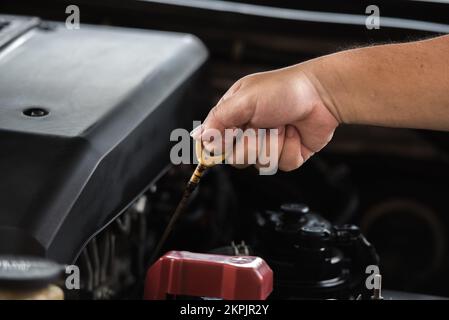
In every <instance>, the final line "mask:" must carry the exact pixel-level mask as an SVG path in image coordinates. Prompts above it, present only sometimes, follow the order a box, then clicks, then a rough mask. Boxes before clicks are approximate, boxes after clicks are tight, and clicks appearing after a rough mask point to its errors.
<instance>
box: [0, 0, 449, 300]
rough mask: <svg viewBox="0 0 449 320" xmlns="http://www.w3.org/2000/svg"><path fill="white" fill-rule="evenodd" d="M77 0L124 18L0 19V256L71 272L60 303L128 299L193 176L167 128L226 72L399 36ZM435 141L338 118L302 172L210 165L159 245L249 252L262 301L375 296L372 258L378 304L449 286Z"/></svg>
mask: <svg viewBox="0 0 449 320" xmlns="http://www.w3.org/2000/svg"><path fill="white" fill-rule="evenodd" d="M10 8H12V9H11V11H13V12H18V13H21V14H23V13H27V14H29V13H33V14H35V12H33V9H32V8H33V6H32V5H30V6H27V7H25V9H23V8H22V9H21V10H16V9H15V8H14V5H10ZM52 8H53V7H52ZM86 8H87V9H86V11H84V12H85V13H86V17H87V18H86V21H88V22H90V23H103V22H105V21H108V23H107V24H112V25H120V26H126V27H127V28H118V27H111V26H94V25H91V26H87V25H86V26H83V28H82V30H81V32H79V33H73V32H71V31H67V30H65V29H64V27H63V23H62V22H52V21H48V20H49V19H52V20H61V19H60V18H59V17H58V15H57V14H55V12H56V9H54V8H53V9H51V10H50V9H49V10H47V11H44V12H40V15H41V16H43V19H39V18H30V17H27V16H10V15H9V16H6V15H5V16H1V17H0V18H1V19H0V36H1V37H0V103H1V106H0V173H1V175H2V182H1V183H0V194H1V200H2V201H1V202H0V253H1V254H9V255H11V254H12V255H31V256H38V257H45V258H48V259H50V260H54V261H56V262H58V263H61V264H73V265H75V266H78V267H79V268H80V275H81V282H80V283H81V286H80V289H79V290H65V291H64V294H65V298H66V299H141V298H142V296H143V292H144V287H145V277H146V274H147V270H148V269H149V268H150V267H151V265H152V263H153V262H154V261H151V260H150V257H151V255H152V252H153V250H154V247H155V246H156V243H157V241H158V239H159V238H160V237H161V235H162V233H163V231H164V228H165V227H166V225H167V223H168V221H169V217H170V215H171V214H172V213H173V211H174V210H175V208H176V205H177V203H178V201H179V200H180V198H181V196H182V192H183V190H184V188H185V184H186V182H187V181H188V179H189V177H190V175H191V174H192V171H193V170H194V166H192V165H171V164H170V163H169V159H168V154H169V150H170V148H171V146H172V145H173V143H174V141H170V131H171V130H173V129H175V128H179V127H182V128H186V129H188V130H191V129H192V128H191V122H192V121H193V120H199V119H202V118H203V117H204V115H205V114H206V112H207V109H208V108H210V106H211V105H214V104H215V103H216V101H217V100H218V99H219V98H220V96H221V95H222V94H223V93H224V92H225V91H226V90H227V88H228V87H229V86H230V85H231V84H232V83H233V82H234V81H235V80H237V79H238V78H239V77H241V76H243V75H246V74H248V73H252V72H258V71H264V70H269V69H272V68H275V67H281V66H284V65H288V64H291V63H297V62H300V61H303V60H307V59H310V58H313V57H316V56H319V55H322V54H326V53H329V52H333V51H336V50H337V49H342V48H347V47H351V46H356V45H359V44H366V43H370V42H376V43H377V42H380V41H385V40H387V41H388V40H404V39H407V38H408V37H410V33H407V32H405V30H403V29H401V28H396V29H395V28H385V29H383V30H381V31H380V32H379V33H378V34H377V35H376V37H374V39H373V38H371V34H369V35H368V34H367V33H366V31H360V30H359V29H356V28H355V27H354V26H347V25H333V24H331V23H317V22H311V21H308V22H307V21H306V22H304V21H293V22H292V21H287V20H288V19H286V20H284V19H279V18H276V19H275V18H272V17H266V16H265V17H258V16H257V15H256V14H251V15H249V16H243V17H242V16H241V15H240V14H237V13H235V12H231V13H229V12H224V13H221V14H220V15H219V16H217V17H219V18H217V19H216V21H214V22H211V21H210V20H211V17H210V16H208V11H204V9H198V8H197V9H192V8H182V7H181V8H179V7H178V6H175V8H171V7H168V6H166V5H164V4H158V5H157V6H156V7H153V8H152V10H151V17H152V18H153V19H147V18H144V13H145V12H146V11H145V10H146V9H145V10H144V9H142V10H134V11H133V10H130V11H129V12H130V16H127V17H125V16H123V15H120V14H119V12H118V11H120V10H119V9H120V8H114V7H108V8H106V9H105V12H103V14H104V15H103V17H104V21H103V20H101V21H99V20H98V19H99V18H98V15H95V13H96V12H97V11H96V10H98V8H97V7H96V4H90V5H87V6H86ZM170 8H171V9H170ZM53 10H55V11H53ZM30 11H31V12H30ZM57 12H59V11H57ZM168 16H170V18H167V17H168ZM2 21H3V22H2ZM230 22H232V23H230ZM271 22H272V23H273V24H271V26H272V28H271V29H270V30H268V31H267V30H265V29H264V28H263V26H265V25H268V24H270V23H271ZM314 24H316V25H315V28H313V31H311V29H310V27H311V25H314ZM204 25H207V27H204ZM239 25H245V26H246V28H245V30H244V32H239V33H236V31H235V30H236V29H237V28H238V26H239ZM292 25H293V26H295V28H292V27H291V26H292ZM317 25H318V26H319V27H316V26H317ZM287 26H289V27H288V28H287ZM129 27H138V28H140V29H131V28H129ZM144 29H157V30H167V31H152V30H144ZM223 30H225V31H226V32H224V31H223ZM354 30H357V31H354ZM308 31H310V32H308ZM347 31H351V32H347ZM352 31H354V32H352ZM77 32H78V31H77ZM180 32H182V33H180ZM184 32H189V33H192V34H194V35H195V36H191V35H186V34H184ZM74 34H75V35H76V39H73V38H71V37H73V35H74ZM349 34H350V36H349ZM430 34H433V33H432V32H423V31H416V30H415V32H414V33H413V34H412V35H413V37H423V36H428V35H430ZM197 37H199V38H197ZM293 40H294V41H293ZM72 41H75V42H72ZM74 43H76V45H74ZM203 43H204V44H203ZM64 52H66V53H67V52H69V53H70V54H66V55H64V54H61V53H64ZM208 55H209V59H208V60H207V62H206V59H207V56H208ZM142 66H145V68H143V67H142ZM11 79H13V81H11ZM199 79H200V81H199ZM98 83H101V84H102V85H97V84H98ZM199 84H200V85H199ZM74 88H75V89H74ZM73 113H75V116H74V117H73ZM30 120H31V121H30ZM448 150H449V143H448V137H447V134H446V133H437V132H424V131H420V130H405V129H387V128H377V127H362V126H344V127H341V128H339V129H338V131H337V132H336V135H335V137H334V139H333V140H332V142H331V143H330V144H329V145H328V146H327V147H326V148H325V149H324V150H323V151H322V152H320V154H319V155H315V156H314V157H313V158H311V159H310V160H309V161H307V163H306V164H305V165H304V166H303V167H302V168H301V170H296V171H294V172H289V173H283V172H279V173H277V174H276V175H274V176H261V175H259V174H258V173H257V172H256V170H255V169H254V168H247V169H244V170H238V169H235V168H232V167H230V166H226V165H218V166H216V167H214V168H211V169H210V170H209V171H208V172H207V173H206V174H205V176H204V178H203V180H202V182H201V184H200V185H199V187H198V189H197V190H196V191H195V192H194V194H193V195H192V198H191V199H190V201H189V203H188V206H187V209H186V212H185V215H183V216H182V217H181V219H180V220H179V221H178V223H177V224H176V226H175V228H174V230H173V232H172V234H171V235H170V237H169V238H168V241H167V242H166V243H165V245H164V247H163V250H162V252H163V253H166V252H170V251H173V250H177V251H190V252H196V253H202V254H218V255H229V256H257V257H261V258H263V259H264V260H265V261H266V263H267V264H268V266H269V267H270V268H271V269H272V270H273V274H274V280H273V287H274V288H273V292H272V294H271V295H270V296H269V298H270V299H286V300H292V299H293V300H296V299H343V300H347V299H349V300H357V299H371V298H372V297H373V291H372V290H368V289H367V288H366V286H365V283H366V282H365V281H366V278H367V276H369V274H367V272H366V267H367V266H369V265H376V266H377V265H378V266H379V269H380V271H381V274H382V287H383V288H386V289H387V290H384V291H383V294H382V295H383V296H384V298H386V299H389V298H392V299H437V298H439V297H445V296H449V292H448V290H447V286H446V285H445V283H446V281H449V279H448V275H447V273H446V270H447V268H448V267H449V265H448V264H449V261H448V258H447V257H448V256H449V255H448V251H449V248H448V239H449V238H448V234H447V230H448V227H449V220H448V219H449V218H448V217H447V214H446V211H447V201H446V195H447V193H448V192H449V190H448V188H449V187H448V186H447V183H446V181H447V180H448V178H449V171H448V170H447V166H448V161H449V160H448V159H449V157H448ZM30 181H31V182H33V181H34V183H31V184H30ZM399 252H400V253H401V254H400V256H399V255H398V253H399ZM413 293H417V294H413ZM168 298H170V299H175V298H176V299H186V298H188V299H192V298H193V297H184V296H177V297H173V296H172V297H168ZM207 298H213V297H194V299H207Z"/></svg>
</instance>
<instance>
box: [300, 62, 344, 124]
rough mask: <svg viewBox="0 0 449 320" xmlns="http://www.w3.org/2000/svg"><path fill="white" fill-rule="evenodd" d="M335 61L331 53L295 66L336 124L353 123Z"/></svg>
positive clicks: (341, 78) (342, 78)
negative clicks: (311, 86) (310, 85)
mask: <svg viewBox="0 0 449 320" xmlns="http://www.w3.org/2000/svg"><path fill="white" fill-rule="evenodd" d="M337 63H338V62H337V61H336V59H333V55H331V56H324V57H320V58H317V59H313V60H310V61H307V62H304V63H301V64H299V65H297V67H298V68H300V72H302V73H304V75H305V76H306V77H307V79H308V80H309V81H310V82H311V83H312V85H313V87H314V89H315V90H316V92H317V94H318V95H319V97H320V99H321V102H322V103H323V105H324V106H325V107H326V108H327V110H328V111H329V113H331V114H332V116H333V117H334V118H335V120H336V121H337V122H338V124H343V123H353V120H352V119H353V117H352V115H351V114H352V112H351V110H353V108H351V105H350V104H348V103H347V102H348V99H347V97H348V93H347V92H346V90H345V89H346V86H345V84H344V77H342V76H341V75H340V74H339V70H338V67H337V66H338V64H337ZM349 102H350V100H349Z"/></svg>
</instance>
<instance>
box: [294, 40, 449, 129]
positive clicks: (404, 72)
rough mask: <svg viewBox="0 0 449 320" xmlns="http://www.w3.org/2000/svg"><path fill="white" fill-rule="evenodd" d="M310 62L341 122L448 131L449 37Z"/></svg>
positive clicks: (310, 67) (350, 52)
mask: <svg viewBox="0 0 449 320" xmlns="http://www.w3.org/2000/svg"><path fill="white" fill-rule="evenodd" d="M306 65H307V63H306ZM298 67H299V65H298ZM305 67H306V70H308V71H306V72H307V74H308V75H309V76H310V77H311V79H314V80H313V81H314V83H315V85H316V86H317V88H319V90H321V91H322V94H321V95H322V96H323V97H325V96H326V99H328V100H329V101H328V102H327V103H326V105H327V106H328V108H329V109H330V110H331V111H332V113H333V114H334V116H335V117H337V118H338V120H339V122H340V123H354V124H368V125H378V126H389V127H403V128H420V129H433V130H444V131H448V130H449V36H443V37H438V38H433V39H429V40H424V41H417V42H410V43H404V44H391V45H382V46H375V47H368V48H360V49H355V50H349V51H343V52H340V53H337V54H334V55H329V56H326V57H323V58H318V59H315V60H312V61H310V64H309V65H307V66H305Z"/></svg>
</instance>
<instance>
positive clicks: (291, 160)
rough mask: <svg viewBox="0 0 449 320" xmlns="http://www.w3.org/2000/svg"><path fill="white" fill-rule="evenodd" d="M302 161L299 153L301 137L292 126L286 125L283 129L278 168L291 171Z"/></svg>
mask: <svg viewBox="0 0 449 320" xmlns="http://www.w3.org/2000/svg"><path fill="white" fill-rule="evenodd" d="M303 162H304V158H303V157H302V155H301V139H300V136H299V133H298V131H297V130H296V128H295V127H294V126H290V125H289V126H287V128H286V130H285V138H284V145H283V147H282V153H281V156H280V158H279V169H281V170H282V171H291V170H294V169H297V168H299V167H300V166H301V165H302V164H303Z"/></svg>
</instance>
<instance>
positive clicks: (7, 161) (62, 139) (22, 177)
mask: <svg viewBox="0 0 449 320" xmlns="http://www.w3.org/2000/svg"><path fill="white" fill-rule="evenodd" d="M0 20H2V21H7V23H4V24H3V27H1V28H0V29H1V30H0V253H1V254H5V253H6V254H29V255H38V256H44V257H48V258H51V259H54V260H56V261H58V262H63V263H70V262H72V261H73V260H74V259H75V258H76V256H77V254H78V253H79V251H80V249H81V248H82V247H83V245H84V244H85V242H86V241H87V240H88V239H89V238H90V237H91V236H92V235H93V234H95V233H96V232H97V231H98V230H99V229H101V228H102V227H104V226H105V225H106V224H107V223H108V222H109V221H111V219H113V218H114V217H115V216H116V215H118V214H119V213H120V212H122V211H123V210H124V209H125V208H126V207H127V206H128V205H129V204H130V203H131V202H132V201H133V199H135V198H136V197H137V196H138V195H139V194H141V193H142V192H143V191H144V190H145V188H146V187H147V186H148V185H149V184H150V183H151V182H152V181H154V179H156V177H157V176H158V175H159V174H160V173H161V172H163V170H164V168H165V167H166V166H167V165H168V163H169V150H170V140H169V137H170V132H171V130H173V129H174V128H178V127H186V128H190V129H191V121H192V120H193V119H194V118H196V119H198V117H199V116H201V111H199V110H198V108H193V106H192V105H190V104H189V100H188V99H186V94H187V93H188V92H192V91H191V89H192V88H191V87H190V84H191V83H192V79H193V76H194V75H195V74H197V71H198V70H199V69H200V67H201V65H203V64H204V62H205V60H206V59H207V51H206V49H205V48H204V46H203V45H202V44H201V42H200V41H198V40H197V39H196V38H194V37H192V36H190V35H185V34H176V33H167V32H156V31H154V32H151V31H143V30H134V29H122V28H112V27H95V26H87V25H83V24H82V25H81V28H80V29H79V30H68V29H66V28H65V26H64V24H51V25H50V26H48V25H46V26H45V27H42V25H40V23H39V21H38V20H37V19H27V18H17V17H11V16H0ZM8 21H9V23H8ZM33 108H34V109H36V111H33V110H31V111H30V109H33ZM45 112H48V114H47V115H45ZM27 114H28V115H27ZM43 114H44V115H43ZM30 115H31V116H30ZM33 115H34V116H33Z"/></svg>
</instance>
